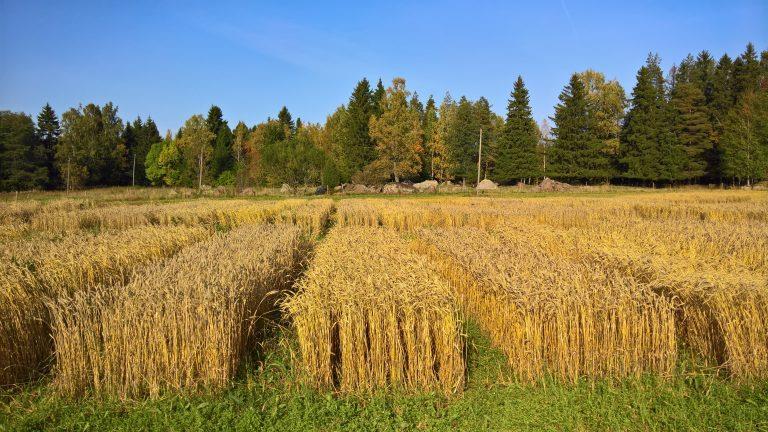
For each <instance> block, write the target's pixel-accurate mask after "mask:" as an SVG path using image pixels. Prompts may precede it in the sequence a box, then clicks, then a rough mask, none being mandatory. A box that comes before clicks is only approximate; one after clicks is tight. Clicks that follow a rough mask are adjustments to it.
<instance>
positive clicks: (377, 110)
mask: <svg viewBox="0 0 768 432" xmlns="http://www.w3.org/2000/svg"><path fill="white" fill-rule="evenodd" d="M386 94H387V91H386V90H385V89H384V84H382V83H381V78H379V82H378V83H376V90H374V91H373V93H372V95H371V105H372V106H373V115H374V116H376V117H378V116H380V115H381V101H382V100H383V99H384V96H386Z"/></svg>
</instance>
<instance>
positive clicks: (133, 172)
mask: <svg viewBox="0 0 768 432" xmlns="http://www.w3.org/2000/svg"><path fill="white" fill-rule="evenodd" d="M131 186H136V153H135V152H134V153H133V171H132V172H131Z"/></svg>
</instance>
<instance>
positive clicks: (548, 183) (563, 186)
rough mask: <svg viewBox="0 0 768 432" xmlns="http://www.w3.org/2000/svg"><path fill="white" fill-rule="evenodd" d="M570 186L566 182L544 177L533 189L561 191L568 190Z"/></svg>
mask: <svg viewBox="0 0 768 432" xmlns="http://www.w3.org/2000/svg"><path fill="white" fill-rule="evenodd" d="M572 187H573V186H571V185H569V184H568V183H562V182H559V181H555V180H552V179H551V178H549V177H544V180H542V181H541V183H539V185H538V186H536V187H534V188H533V190H534V191H536V192H563V191H567V190H570V189H571V188H572Z"/></svg>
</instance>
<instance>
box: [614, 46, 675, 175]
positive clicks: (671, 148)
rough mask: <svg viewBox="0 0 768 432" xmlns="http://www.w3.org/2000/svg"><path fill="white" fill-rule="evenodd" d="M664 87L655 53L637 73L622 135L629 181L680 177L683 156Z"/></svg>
mask: <svg viewBox="0 0 768 432" xmlns="http://www.w3.org/2000/svg"><path fill="white" fill-rule="evenodd" d="M664 85H665V82H664V77H663V74H662V71H661V66H660V60H659V57H658V56H657V55H653V54H651V55H649V56H648V59H647V60H646V64H645V65H643V66H642V67H641V68H640V70H639V71H638V72H637V82H636V84H635V87H634V88H633V89H632V100H631V102H630V109H629V111H628V112H627V115H626V117H625V120H624V125H623V128H622V132H621V141H620V147H619V157H620V163H621V167H622V170H623V176H624V177H625V178H627V179H630V180H639V181H643V182H651V183H655V182H658V181H672V180H675V179H676V178H677V176H678V170H679V168H678V167H679V164H680V157H681V155H680V152H679V151H678V149H677V147H676V146H675V143H674V141H673V136H672V135H671V132H670V129H671V124H670V123H669V111H668V109H667V102H666V99H665V93H664Z"/></svg>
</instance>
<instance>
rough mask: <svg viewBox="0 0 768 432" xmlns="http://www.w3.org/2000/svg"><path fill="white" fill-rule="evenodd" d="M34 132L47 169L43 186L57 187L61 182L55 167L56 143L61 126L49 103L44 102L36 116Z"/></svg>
mask: <svg viewBox="0 0 768 432" xmlns="http://www.w3.org/2000/svg"><path fill="white" fill-rule="evenodd" d="M36 132H37V139H38V140H39V141H40V143H41V145H42V151H43V160H44V163H45V167H46V169H47V170H48V181H46V184H45V186H46V187H47V188H49V189H52V188H55V187H58V186H59V185H60V184H61V178H60V177H59V172H58V171H57V169H56V144H57V143H58V142H59V136H60V135H61V126H59V119H58V117H57V116H56V113H55V112H54V111H53V108H51V105H50V104H47V103H46V104H45V106H44V107H43V109H42V111H40V114H39V115H38V116H37V129H36Z"/></svg>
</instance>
